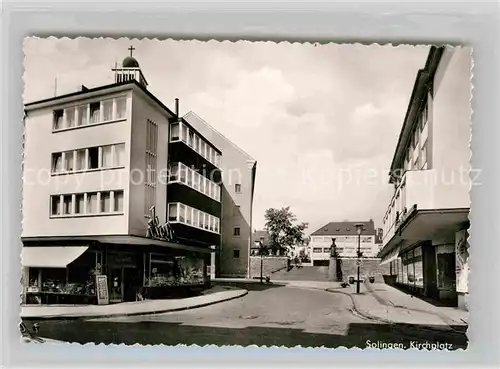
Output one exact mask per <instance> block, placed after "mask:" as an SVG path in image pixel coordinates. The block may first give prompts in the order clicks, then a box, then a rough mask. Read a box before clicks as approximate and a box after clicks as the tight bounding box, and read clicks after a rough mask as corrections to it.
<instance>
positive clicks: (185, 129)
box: [181, 124, 188, 143]
mask: <svg viewBox="0 0 500 369" xmlns="http://www.w3.org/2000/svg"><path fill="white" fill-rule="evenodd" d="M181 136H182V141H184V142H186V143H187V139H188V127H186V126H185V125H184V124H183V125H182V132H181Z"/></svg>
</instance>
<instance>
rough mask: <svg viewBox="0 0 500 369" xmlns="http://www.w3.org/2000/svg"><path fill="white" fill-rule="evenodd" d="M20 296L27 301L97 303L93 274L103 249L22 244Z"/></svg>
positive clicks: (38, 302)
mask: <svg viewBox="0 0 500 369" xmlns="http://www.w3.org/2000/svg"><path fill="white" fill-rule="evenodd" d="M21 258H22V266H23V287H24V294H23V300H24V302H25V303H27V304H93V303H96V291H95V275H96V274H99V273H100V269H101V266H102V253H101V252H100V251H99V250H89V246H31V247H23V250H22V256H21Z"/></svg>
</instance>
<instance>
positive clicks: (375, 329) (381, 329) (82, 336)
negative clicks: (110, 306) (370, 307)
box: [40, 287, 466, 349]
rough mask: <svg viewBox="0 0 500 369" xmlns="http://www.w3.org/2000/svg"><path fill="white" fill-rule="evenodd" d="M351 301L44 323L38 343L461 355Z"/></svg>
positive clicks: (307, 294)
mask: <svg viewBox="0 0 500 369" xmlns="http://www.w3.org/2000/svg"><path fill="white" fill-rule="evenodd" d="M351 308H352V304H351V300H350V298H349V297H348V296H346V295H343V294H334V293H328V292H324V291H318V290H307V289H299V288H290V287H272V288H268V289H265V290H262V291H249V293H248V295H246V296H245V297H243V298H240V299H236V300H231V301H227V302H223V303H220V304H216V305H212V306H207V307H203V308H198V309H193V310H188V311H184V312H175V313H166V314H159V315H149V316H136V317H122V318H112V319H111V318H110V319H94V320H88V321H44V322H41V328H40V335H41V336H45V337H48V338H52V339H57V340H62V341H70V342H80V343H86V342H95V343H100V342H104V343H125V344H134V343H142V344H167V345H176V344H198V345H205V344H216V345H243V346H246V345H267V346H272V345H277V346H287V347H290V346H296V345H301V346H303V347H318V346H325V347H338V346H346V347H353V346H358V347H362V348H364V347H366V346H367V341H370V342H372V343H377V342H380V343H385V344H387V343H391V344H402V345H405V347H410V342H411V341H419V342H442V343H444V342H449V343H452V344H453V347H448V349H451V348H453V349H456V348H465V347H466V339H465V336H463V335H457V334H449V333H441V332H439V333H436V332H430V331H425V330H420V329H416V328H415V327H407V326H401V325H386V324H380V323H376V322H373V321H369V320H366V319H364V318H361V317H359V316H356V315H355V314H353V313H352V311H351Z"/></svg>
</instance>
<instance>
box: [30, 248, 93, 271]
mask: <svg viewBox="0 0 500 369" xmlns="http://www.w3.org/2000/svg"><path fill="white" fill-rule="evenodd" d="M88 248H89V247H88V246H50V247H46V246H43V247H41V246H40V247H38V246H31V247H23V250H22V251H21V263H22V265H23V266H25V267H33V268H66V267H67V266H68V264H69V263H71V262H72V261H75V260H76V259H77V258H78V257H79V256H80V255H82V254H83V253H84V252H85V251H86V250H87V249H88Z"/></svg>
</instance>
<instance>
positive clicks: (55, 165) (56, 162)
mask: <svg viewBox="0 0 500 369" xmlns="http://www.w3.org/2000/svg"><path fill="white" fill-rule="evenodd" d="M62 169H63V159H62V153H61V152H58V153H53V154H52V173H59V172H62Z"/></svg>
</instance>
